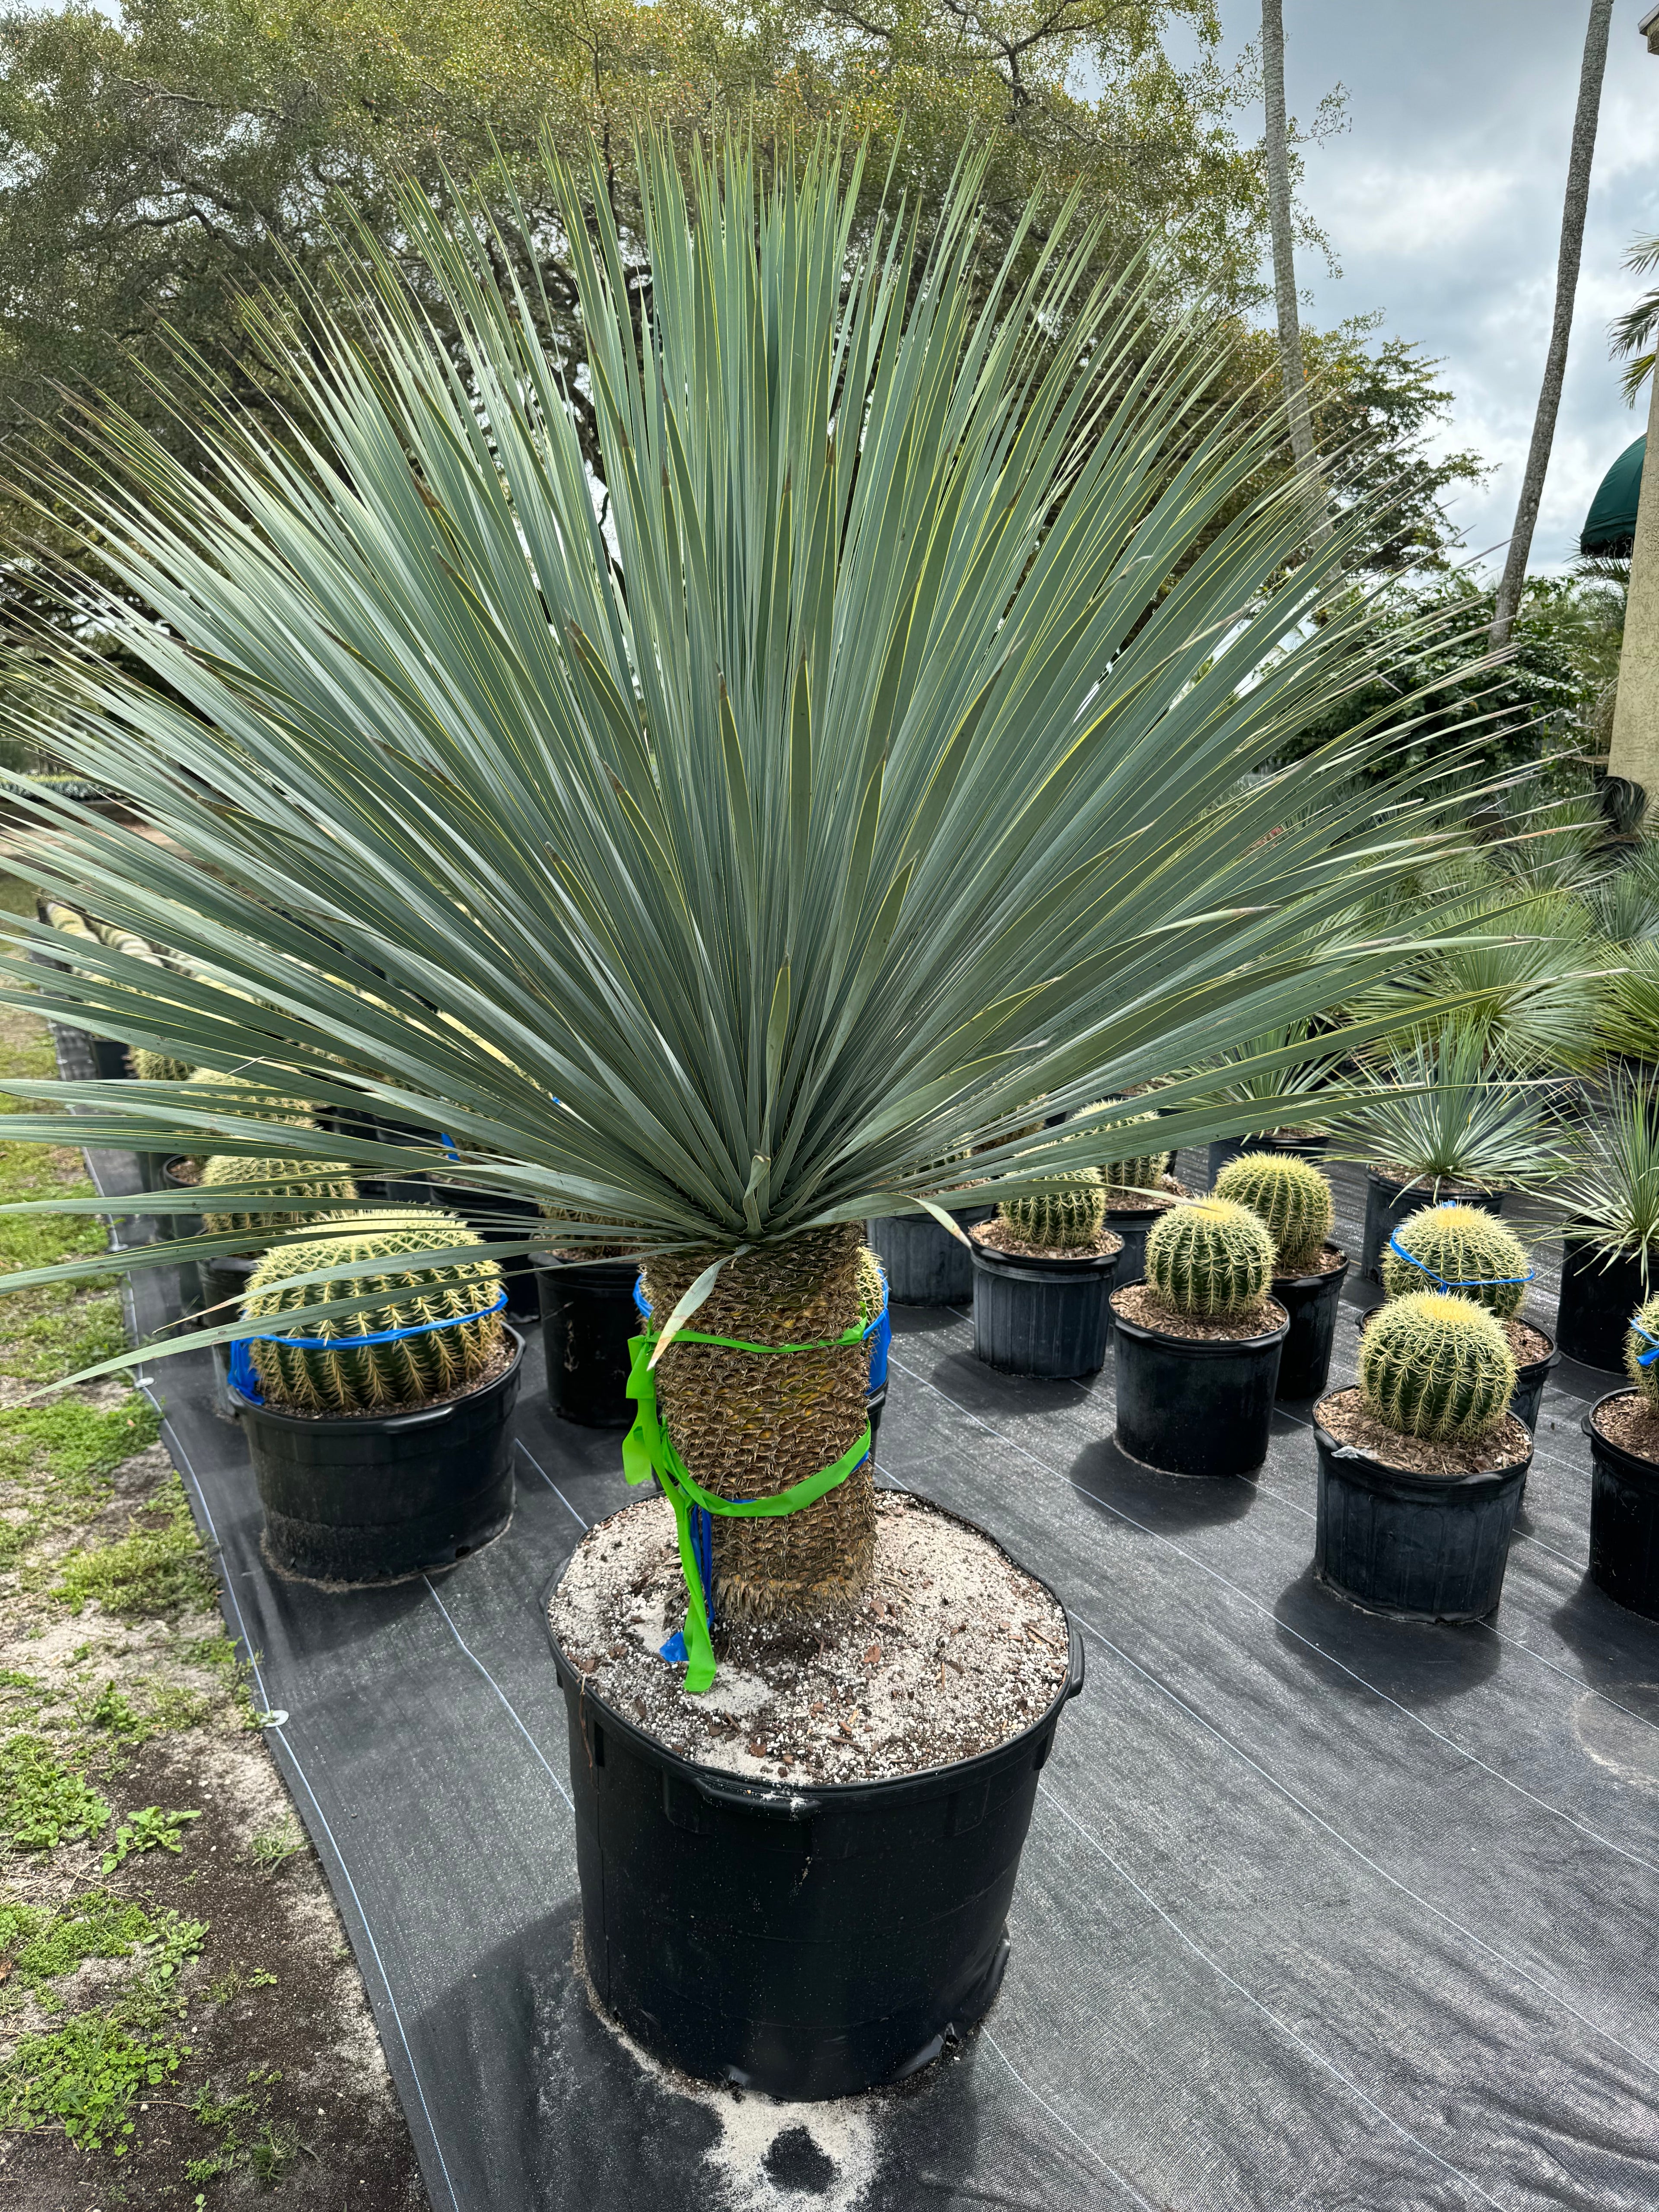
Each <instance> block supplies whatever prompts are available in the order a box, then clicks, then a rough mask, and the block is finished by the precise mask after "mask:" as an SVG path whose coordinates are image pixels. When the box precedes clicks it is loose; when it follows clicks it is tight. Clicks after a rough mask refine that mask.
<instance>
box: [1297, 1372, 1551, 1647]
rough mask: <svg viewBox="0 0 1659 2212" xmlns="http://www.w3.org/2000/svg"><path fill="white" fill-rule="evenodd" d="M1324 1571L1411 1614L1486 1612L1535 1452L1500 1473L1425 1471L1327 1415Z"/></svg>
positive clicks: (1322, 1447)
mask: <svg viewBox="0 0 1659 2212" xmlns="http://www.w3.org/2000/svg"><path fill="white" fill-rule="evenodd" d="M1314 1441H1315V1443H1316V1447H1317V1449H1318V1453H1319V1518H1318V1522H1317V1526H1316V1534H1315V1538H1314V1573H1315V1575H1316V1577H1318V1579H1319V1580H1320V1581H1321V1582H1322V1583H1326V1584H1328V1587H1329V1588H1330V1589H1334V1590H1336V1591H1338V1592H1340V1595H1342V1596H1344V1597H1346V1598H1352V1600H1353V1601H1354V1602H1355V1604H1357V1605H1363V1606H1368V1607H1370V1609H1371V1610H1372V1611H1373V1612H1374V1613H1394V1614H1395V1615H1397V1616H1398V1617H1399V1618H1400V1619H1401V1620H1484V1618H1485V1617H1486V1614H1487V1613H1490V1612H1491V1611H1492V1608H1493V1607H1494V1606H1495V1605H1496V1604H1497V1603H1498V1599H1499V1598H1500V1597H1501V1596H1502V1595H1503V1592H1504V1567H1505V1565H1507V1564H1508V1560H1509V1550H1510V1533H1511V1531H1512V1530H1513V1528H1514V1527H1515V1516H1516V1512H1517V1511H1518V1510H1520V1504H1521V1492H1522V1489H1523V1488H1524V1487H1525V1485H1526V1480H1527V1470H1528V1468H1529V1467H1530V1466H1531V1465H1532V1454H1531V1453H1530V1452H1528V1455H1527V1456H1526V1458H1525V1459H1524V1460H1521V1461H1518V1462H1516V1465H1515V1466H1513V1467H1510V1468H1504V1469H1502V1470H1501V1472H1499V1473H1497V1474H1468V1475H1461V1476H1453V1477H1450V1478H1448V1477H1446V1476H1443V1475H1428V1474H1413V1473H1412V1472H1411V1471H1410V1470H1409V1469H1407V1468H1396V1467H1389V1466H1388V1465H1387V1464H1386V1463H1385V1462H1383V1461H1382V1460H1378V1459H1373V1458H1371V1457H1370V1455H1369V1454H1368V1453H1365V1452H1362V1451H1358V1450H1357V1449H1354V1447H1353V1446H1352V1445H1344V1444H1340V1443H1338V1442H1337V1440H1336V1438H1335V1437H1334V1436H1332V1435H1331V1433H1330V1431H1328V1429H1327V1428H1326V1427H1325V1426H1324V1425H1323V1424H1322V1422H1321V1421H1320V1420H1319V1419H1318V1418H1317V1413H1316V1418H1315V1421H1314Z"/></svg>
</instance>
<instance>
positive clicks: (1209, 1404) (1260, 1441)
mask: <svg viewBox="0 0 1659 2212" xmlns="http://www.w3.org/2000/svg"><path fill="white" fill-rule="evenodd" d="M1270 1310H1271V1309H1270ZM1281 1311H1282V1310H1281ZM1114 1319H1115V1323H1116V1345H1117V1352H1116V1363H1117V1364H1116V1374H1115V1382H1116V1385H1117V1446H1118V1449H1119V1450H1120V1451H1123V1452H1127V1454H1128V1455H1129V1457H1130V1458H1131V1459H1137V1460H1139V1462H1141V1464H1142V1466H1143V1467H1155V1468H1159V1469H1160V1470H1161V1471H1162V1472H1163V1473H1164V1474H1202V1475H1229V1474H1255V1470H1256V1468H1259V1467H1260V1466H1261V1462H1263V1460H1265V1459H1266V1458H1267V1438H1268V1437H1269V1436H1270V1434H1271V1433H1272V1431H1273V1394H1274V1392H1275V1390H1276V1389H1278V1386H1279V1359H1280V1357H1281V1354H1282V1352H1283V1349H1284V1344H1285V1336H1286V1334H1287V1333H1288V1331H1289V1329H1290V1326H1291V1324H1290V1317H1289V1316H1288V1315H1284V1316H1283V1317H1282V1318H1281V1319H1280V1320H1279V1321H1278V1322H1275V1323H1274V1324H1273V1325H1272V1326H1271V1327H1269V1328H1265V1329H1263V1330H1262V1331H1261V1334H1259V1335H1256V1336H1242V1337H1202V1336H1174V1335H1171V1334H1169V1333H1167V1332H1166V1331H1165V1330H1164V1329H1161V1328H1148V1327H1147V1326H1146V1323H1145V1322H1138V1321H1131V1320H1130V1319H1129V1318H1128V1317H1127V1316H1126V1315H1124V1314H1122V1313H1118V1312H1115V1314H1114Z"/></svg>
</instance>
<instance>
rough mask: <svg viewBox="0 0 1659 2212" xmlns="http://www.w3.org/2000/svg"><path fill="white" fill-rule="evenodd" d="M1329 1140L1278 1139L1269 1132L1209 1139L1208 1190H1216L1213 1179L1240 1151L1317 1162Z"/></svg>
mask: <svg viewBox="0 0 1659 2212" xmlns="http://www.w3.org/2000/svg"><path fill="white" fill-rule="evenodd" d="M1330 1141H1331V1140H1330V1139H1329V1138H1328V1137H1281V1136H1280V1135H1279V1133H1278V1132H1277V1131H1276V1130H1269V1131H1268V1132H1267V1133H1266V1134H1265V1135H1263V1136H1259V1137H1212V1139H1210V1188H1211V1189H1212V1190H1213V1189H1214V1188H1215V1179H1216V1177H1217V1176H1218V1175H1219V1174H1220V1173H1221V1170H1222V1169H1223V1168H1225V1166H1226V1165H1227V1164H1228V1162H1229V1161H1230V1160H1236V1159H1237V1158H1238V1157H1239V1155H1240V1153H1241V1152H1285V1153H1288V1154H1289V1155H1290V1157H1291V1158H1292V1159H1297V1160H1318V1159H1322V1158H1324V1156H1325V1149H1326V1147H1327V1146H1328V1144H1329V1143H1330Z"/></svg>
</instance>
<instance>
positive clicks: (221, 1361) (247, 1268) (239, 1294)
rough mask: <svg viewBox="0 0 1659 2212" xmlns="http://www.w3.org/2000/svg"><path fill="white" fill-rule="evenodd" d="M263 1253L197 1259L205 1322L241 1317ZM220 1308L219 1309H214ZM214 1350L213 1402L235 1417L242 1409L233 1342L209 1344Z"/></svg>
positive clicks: (211, 1325)
mask: <svg viewBox="0 0 1659 2212" xmlns="http://www.w3.org/2000/svg"><path fill="white" fill-rule="evenodd" d="M262 1256H263V1255H261V1254H259V1253H258V1252H227V1253H224V1254H222V1255H221V1256H220V1257H219V1258H218V1259H216V1260H198V1261H197V1262H196V1281H197V1288H198V1289H199V1291H200V1292H201V1306H202V1314H201V1321H202V1326H203V1327H204V1328H225V1327H226V1326H227V1325H228V1323H229V1322H234V1321H235V1320H237V1319H238V1318H239V1316H240V1313H241V1307H242V1300H243V1299H244V1298H245V1297H246V1295H247V1286H248V1284H249V1282H250V1280H251V1279H252V1274H253V1271H254V1269H255V1268H256V1267H258V1264H259V1261H260V1259H261V1257H262ZM215 1308H216V1309H217V1310H216V1311H215V1310H210V1309H215ZM209 1349H210V1351H211V1352H212V1354H213V1402H214V1405H215V1407H216V1409H217V1411H218V1412H220V1413H223V1414H224V1415H226V1416H227V1417H228V1419H235V1417H236V1416H237V1414H239V1413H240V1411H241V1409H242V1401H241V1400H240V1397H236V1396H233V1394H232V1391H231V1388H230V1346H229V1345H228V1344H215V1345H211V1346H209Z"/></svg>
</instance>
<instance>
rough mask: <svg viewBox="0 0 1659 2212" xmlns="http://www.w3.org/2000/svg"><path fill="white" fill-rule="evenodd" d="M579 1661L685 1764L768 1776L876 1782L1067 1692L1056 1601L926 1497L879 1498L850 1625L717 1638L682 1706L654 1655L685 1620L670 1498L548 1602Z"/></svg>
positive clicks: (585, 1545)
mask: <svg viewBox="0 0 1659 2212" xmlns="http://www.w3.org/2000/svg"><path fill="white" fill-rule="evenodd" d="M549 1616H550V1620H551V1622H552V1626H553V1632H554V1634H555V1635H556V1637H557V1638H558V1641H559V1645H560V1648H561V1649H562V1650H563V1652H564V1653H565V1654H566V1656H567V1657H568V1660H569V1662H570V1663H571V1665H572V1666H573V1667H576V1668H580V1671H581V1672H582V1673H583V1674H585V1675H586V1679H587V1681H588V1683H589V1684H590V1685H591V1686H592V1689H593V1690H594V1691H595V1692H597V1693H598V1694H599V1696H600V1697H601V1698H603V1699H604V1700H605V1703H606V1704H607V1705H610V1706H611V1707H612V1708H613V1710H614V1711H617V1712H618V1713H620V1714H621V1715H622V1716H623V1717H624V1718H625V1719H631V1720H633V1721H634V1722H635V1723H637V1724H638V1725H639V1726H640V1727H641V1728H643V1729H646V1730H647V1732H648V1733H649V1734H650V1735H653V1736H654V1737H655V1738H656V1739H657V1741H659V1742H660V1743H662V1744H663V1745H665V1747H667V1748H668V1749H669V1750H671V1751H674V1752H677V1753H679V1754H680V1755H681V1756H682V1757H683V1758H686V1759H695V1760H696V1761H698V1762H699V1763H700V1764H702V1765H708V1766H713V1767H718V1768H720V1769H721V1770H722V1771H726V1772H728V1773H733V1774H741V1775H745V1776H750V1777H754V1778H757V1779H764V1780H766V1781H769V1782H777V1781H793V1782H817V1783H826V1784H835V1783H853V1782H874V1781H880V1780H883V1779H885V1778H889V1777H890V1776H894V1775H904V1774H915V1773H920V1772H922V1771H925V1770H926V1769H927V1768H929V1767H934V1766H944V1765H950V1764H951V1763H952V1762H953V1761H955V1760H957V1759H971V1758H973V1757H975V1755H976V1754H977V1753H981V1752H986V1751H992V1750H994V1749H995V1748H996V1747H997V1746H998V1745H999V1744H1001V1743H1005V1742H1006V1741H1008V1740H1009V1739H1010V1738H1011V1737H1012V1736H1015V1735H1018V1734H1019V1733H1020V1732H1021V1731H1022V1730H1023V1729H1027V1728H1030V1726H1031V1725H1032V1723H1034V1722H1036V1721H1037V1720H1038V1719H1040V1718H1041V1717H1042V1714H1043V1713H1044V1712H1045V1711H1047V1710H1048V1707H1049V1705H1051V1704H1052V1703H1053V1702H1054V1699H1055V1698H1056V1697H1057V1696H1058V1695H1059V1693H1060V1690H1061V1689H1062V1688H1063V1687H1064V1686H1065V1683H1066V1675H1067V1672H1068V1633H1067V1629H1066V1615H1065V1612H1064V1610H1063V1609H1062V1607H1060V1605H1059V1604H1058V1603H1057V1602H1056V1601H1055V1600H1054V1598H1052V1597H1051V1596H1050V1595H1048V1591H1047V1590H1046V1589H1044V1588H1043V1587H1042V1584H1041V1583H1038V1582H1036V1581H1035V1580H1034V1579H1033V1578H1032V1577H1030V1575H1028V1574H1026V1573H1024V1571H1023V1570H1021V1569H1020V1568H1019V1567H1018V1566H1016V1565H1014V1563H1013V1562H1012V1560H1011V1559H1009V1558H1008V1556H1007V1554H1006V1553H1005V1552H1003V1551H1002V1550H1000V1548H999V1547H998V1546H996V1545H995V1544H994V1543H993V1542H992V1541H991V1540H990V1539H989V1538H988V1537H987V1536H983V1535H981V1534H979V1533H978V1532H977V1531H976V1530H975V1529H972V1528H968V1527H967V1526H966V1525H965V1524H964V1523H963V1522H959V1521H957V1520H955V1519H954V1518H952V1516H950V1515H949V1514H945V1513H941V1512H940V1511H939V1510H938V1509H937V1508H936V1507H933V1506H932V1505H929V1504H927V1503H926V1502H925V1501H924V1500H922V1499H920V1498H911V1497H909V1496H908V1495H905V1494H902V1493H894V1492H881V1493H879V1494H878V1497H877V1499H876V1553H875V1581H874V1588H873V1590H872V1595H871V1597H870V1599H869V1601H868V1602H867V1603H866V1604H865V1605H863V1606H861V1607H860V1608H859V1609H858V1611H857V1612H856V1613H854V1614H853V1615H852V1616H851V1617H850V1619H849V1618H847V1617H845V1616H842V1617H840V1618H835V1619H829V1618H826V1619H825V1620H823V1621H820V1622H812V1623H793V1622H792V1623H789V1624H787V1625H783V1624H770V1623H765V1624H763V1623H755V1622H744V1623H741V1624H738V1623H732V1624H729V1625H726V1626H720V1627H718V1628H717V1630H716V1634H715V1645H714V1648H715V1653H716V1656H717V1657H718V1659H719V1662H720V1673H719V1674H718V1676H717V1677H716V1679H715V1681H714V1686H713V1688H712V1689H710V1690H708V1692H705V1693H704V1694H703V1695H702V1696H701V1697H696V1698H690V1697H687V1696H686V1695H685V1694H684V1692H683V1690H682V1688H681V1684H682V1682H683V1681H684V1674H685V1670H684V1666H683V1665H675V1664H672V1663H671V1662H668V1661H665V1660H664V1659H663V1658H662V1657H661V1656H660V1651H661V1646H662V1645H663V1644H664V1643H665V1641H666V1640H667V1639H668V1638H669V1637H671V1635H672V1634H673V1632H674V1631H675V1630H676V1629H678V1628H679V1627H680V1626H682V1624H683V1623H684V1619H685V1585H684V1582H683V1580H682V1578H681V1572H680V1559H679V1551H678V1545H677V1543H676V1541H675V1534H674V1516H673V1512H672V1510H671V1507H670V1505H669V1504H668V1501H667V1500H666V1498H646V1499H644V1500H643V1501H642V1502H641V1504H637V1505H629V1506H625V1507H624V1508H623V1510H622V1511H621V1512H620V1513H617V1514H615V1515H613V1516H611V1519H610V1520H608V1521H602V1522H599V1524H598V1526H597V1527H595V1528H592V1529H591V1530H590V1531H589V1532H588V1534H586V1536H585V1537H584V1538H583V1539H582V1541H581V1542H580V1544H579V1545H578V1546H577V1547H576V1550H575V1552H574V1554H573V1555H572V1558H571V1561H570V1565H569V1566H568V1569H567V1570H566V1571H565V1574H564V1577H563V1579H562V1581H561V1583H560V1584H559V1586H558V1589H556V1591H555V1592H554V1594H553V1598H552V1601H551V1603H550V1607H549Z"/></svg>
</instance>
